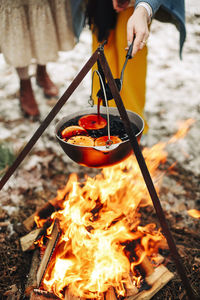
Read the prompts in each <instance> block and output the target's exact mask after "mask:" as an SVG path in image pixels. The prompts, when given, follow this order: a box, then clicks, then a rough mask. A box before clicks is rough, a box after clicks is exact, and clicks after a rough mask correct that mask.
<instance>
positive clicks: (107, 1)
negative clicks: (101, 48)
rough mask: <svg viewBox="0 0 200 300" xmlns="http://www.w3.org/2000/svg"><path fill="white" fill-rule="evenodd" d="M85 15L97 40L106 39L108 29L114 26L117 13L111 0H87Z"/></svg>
mask: <svg viewBox="0 0 200 300" xmlns="http://www.w3.org/2000/svg"><path fill="white" fill-rule="evenodd" d="M86 16H87V21H88V24H89V26H90V28H92V30H93V31H95V32H96V33H97V38H98V41H99V42H102V41H104V40H106V39H107V38H108V35H109V32H110V30H111V29H114V28H115V25H116V19H117V13H116V12H115V10H114V9H113V4H112V0H88V4H87V13H86Z"/></svg>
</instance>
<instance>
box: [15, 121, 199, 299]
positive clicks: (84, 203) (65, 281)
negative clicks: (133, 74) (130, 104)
mask: <svg viewBox="0 0 200 300" xmlns="http://www.w3.org/2000/svg"><path fill="white" fill-rule="evenodd" d="M192 123H193V120H188V121H187V122H185V123H184V126H181V129H180V130H179V131H178V132H177V134H176V135H174V136H173V137H172V138H171V139H170V140H169V141H168V142H166V143H159V144H157V145H155V146H153V147H152V148H145V149H144V150H143V155H144V158H145V160H146V163H147V165H148V168H149V171H150V173H151V175H152V178H153V180H154V184H155V186H156V189H157V192H159V186H160V184H161V181H162V177H163V173H162V172H161V171H159V166H160V165H161V164H164V163H165V161H166V156H167V153H166V151H165V147H166V144H167V143H172V142H175V141H176V140H177V139H178V138H182V137H183V136H184V135H185V134H186V132H187V130H188V128H189V127H190V125H191V124H192ZM148 205H152V201H151V198H150V196H149V193H148V191H147V189H146V186H145V183H144V180H143V178H142V175H141V172H140V169H139V167H138V164H137V161H136V158H135V156H131V157H129V158H128V159H127V160H125V161H124V162H122V163H120V164H117V165H115V166H112V167H109V168H104V169H102V172H101V174H98V175H97V176H96V177H94V178H91V177H88V176H85V179H84V180H82V181H81V180H79V178H78V176H77V174H71V175H70V177H69V179H68V181H67V184H66V186H65V187H64V189H61V190H58V192H57V196H56V197H55V198H54V199H53V200H51V201H50V202H49V203H48V205H47V207H48V209H46V208H45V209H43V210H40V211H39V212H38V213H37V214H36V215H35V222H36V224H37V227H38V229H37V230H36V239H35V240H36V242H35V243H36V244H37V245H38V246H39V247H40V253H41V256H42V260H41V263H40V266H39V268H38V271H37V288H39V289H37V290H35V293H39V294H40V293H41V294H44V293H47V294H48V295H52V294H53V295H54V296H56V297H57V298H59V299H68V300H69V299H70V300H71V299H72V298H87V299H97V298H102V297H106V299H112V300H115V299H116V298H120V297H125V298H128V297H130V296H131V297H132V299H140V298H139V297H138V298H137V297H136V296H137V295H140V293H141V292H142V293H148V291H150V292H149V295H150V296H149V298H145V299H150V298H151V297H152V296H153V294H155V292H156V291H157V290H158V289H160V288H161V287H162V286H163V285H165V284H166V283H167V282H168V281H169V280H170V279H171V278H172V277H173V274H172V273H171V272H169V271H168V269H167V268H166V267H164V266H163V265H162V264H161V263H162V262H163V260H164V258H163V257H162V256H161V255H160V254H159V249H164V248H167V243H166V240H165V237H164V236H163V234H162V233H161V230H160V229H158V228H157V227H156V225H155V224H153V223H151V224H146V225H142V218H141V217H142V216H141V212H140V208H142V207H144V206H148ZM52 208H54V212H53V213H52ZM25 241H26V242H27V239H25V240H21V243H22V244H23V243H26V242H25ZM162 276H163V277H162ZM163 278H165V279H164V280H163ZM159 280H161V282H160V286H159V288H158V286H156V287H155V286H154V285H155V283H158V281H159ZM152 287H154V288H153V290H152ZM135 295H136V296H135ZM133 296H135V298H133ZM33 299H34V298H33Z"/></svg>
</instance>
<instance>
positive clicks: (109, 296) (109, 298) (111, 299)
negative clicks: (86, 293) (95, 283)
mask: <svg viewBox="0 0 200 300" xmlns="http://www.w3.org/2000/svg"><path fill="white" fill-rule="evenodd" d="M105 300H117V297H116V295H115V291H114V288H113V287H110V288H109V289H108V290H107V292H106V296H105Z"/></svg>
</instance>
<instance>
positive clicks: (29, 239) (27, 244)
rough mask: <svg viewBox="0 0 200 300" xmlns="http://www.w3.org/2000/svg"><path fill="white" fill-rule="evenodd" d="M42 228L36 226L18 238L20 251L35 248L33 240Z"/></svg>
mask: <svg viewBox="0 0 200 300" xmlns="http://www.w3.org/2000/svg"><path fill="white" fill-rule="evenodd" d="M41 230H42V228H36V229H34V230H32V231H31V232H29V233H28V234H27V235H25V236H23V237H21V238H20V245H21V248H22V251H24V252H25V251H28V250H33V249H34V248H35V245H34V242H35V240H36V238H37V237H38V235H39V234H40V232H41Z"/></svg>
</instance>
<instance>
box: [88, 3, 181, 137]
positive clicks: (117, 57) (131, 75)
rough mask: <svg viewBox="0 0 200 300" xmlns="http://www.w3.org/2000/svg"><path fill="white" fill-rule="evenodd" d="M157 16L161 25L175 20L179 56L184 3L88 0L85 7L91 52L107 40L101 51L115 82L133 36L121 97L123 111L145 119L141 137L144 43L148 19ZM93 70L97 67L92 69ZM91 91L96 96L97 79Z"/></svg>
mask: <svg viewBox="0 0 200 300" xmlns="http://www.w3.org/2000/svg"><path fill="white" fill-rule="evenodd" d="M173 5H174V6H177V7H174V9H173V11H172V6H173ZM168 6H169V7H168ZM178 10H180V11H178ZM163 11H164V14H163ZM160 12H161V18H160V17H159V14H158V18H157V19H159V20H160V21H170V22H172V20H175V21H176V25H177V24H179V26H177V28H179V31H180V54H181V49H182V46H183V43H184V40H185V25H184V0H181V1H179V4H178V2H177V0H174V2H173V3H172V0H168V1H164V0H147V1H141V0H135V1H132V0H89V1H88V6H87V14H88V19H89V25H90V26H91V28H92V31H93V35H92V50H93V52H94V51H95V50H96V49H97V47H98V45H99V43H100V42H102V41H104V40H107V44H106V45H105V47H104V50H105V56H106V59H107V60H108V64H109V66H110V68H111V72H112V74H113V77H114V78H120V73H121V70H122V67H123V64H124V61H125V56H126V50H125V48H127V43H128V45H130V43H131V42H132V40H133V36H135V40H134V46H133V51H132V55H133V58H132V59H131V60H129V61H128V63H127V66H126V69H125V73H124V79H123V86H122V90H121V92H120V95H121V97H122V100H123V103H124V106H125V108H126V109H128V110H131V111H134V112H136V113H138V114H139V115H140V116H141V117H142V118H143V119H144V121H145V129H144V133H146V132H147V130H148V125H147V122H146V120H145V116H144V107H145V97H146V75H147V47H146V42H147V39H148V36H149V27H150V23H151V19H152V17H154V14H155V13H160ZM172 15H173V17H174V18H172ZM163 16H165V17H166V16H168V18H166V20H162V17H163ZM169 16H171V18H170V17H169ZM177 16H179V17H177ZM139 50H140V51H139ZM94 69H97V67H96V66H94V67H93V70H94ZM93 90H94V95H96V93H97V92H98V90H99V81H98V78H95V80H94V85H93ZM109 105H110V106H116V105H115V102H114V100H110V101H109Z"/></svg>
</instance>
